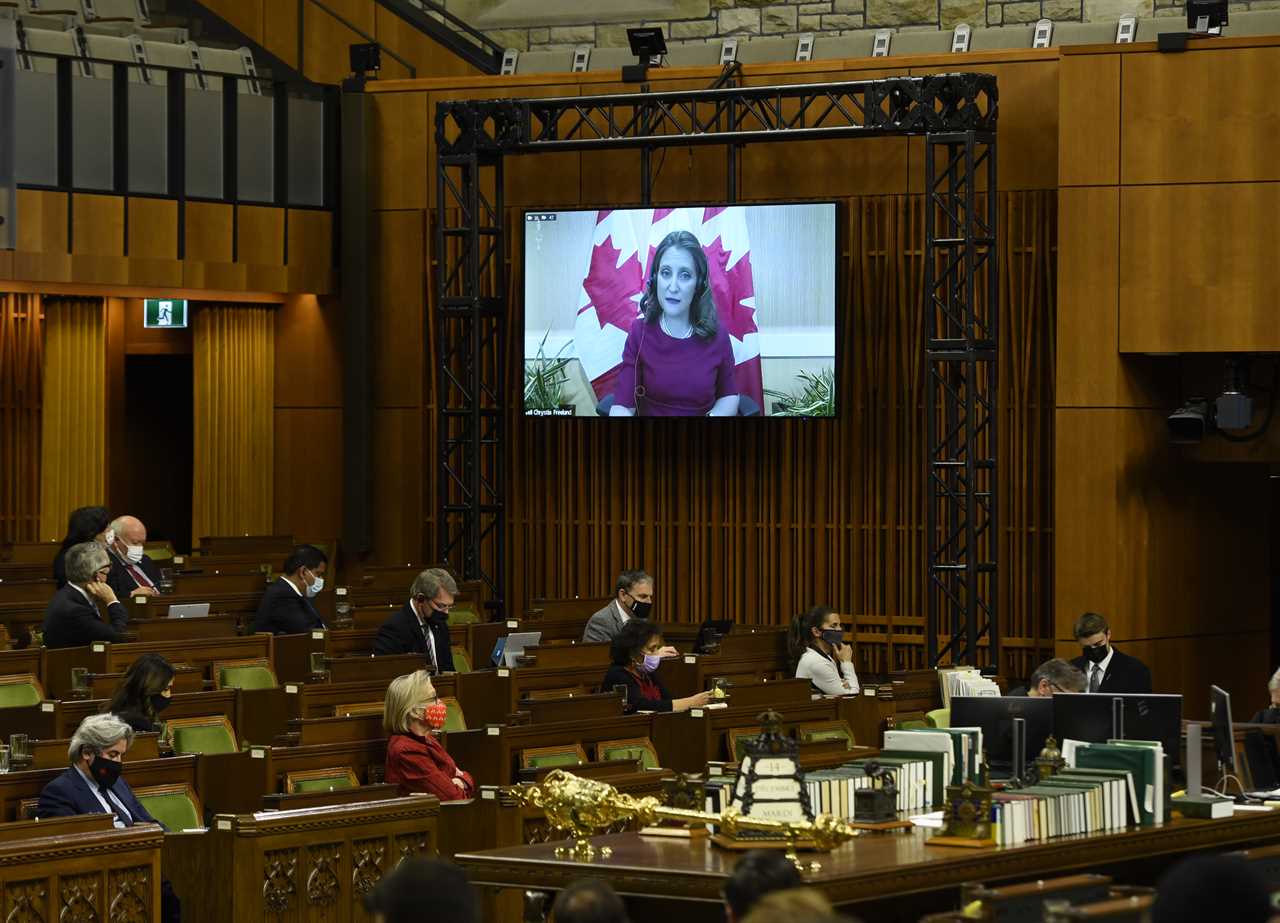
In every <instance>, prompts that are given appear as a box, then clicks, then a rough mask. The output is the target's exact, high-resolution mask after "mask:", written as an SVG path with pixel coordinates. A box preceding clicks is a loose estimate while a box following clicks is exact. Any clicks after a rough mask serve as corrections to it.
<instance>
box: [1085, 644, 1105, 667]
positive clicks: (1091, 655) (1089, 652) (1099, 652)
mask: <svg viewBox="0 0 1280 923" xmlns="http://www.w3.org/2000/svg"><path fill="white" fill-rule="evenodd" d="M1084 656H1085V659H1087V660H1088V661H1089V662H1090V663H1102V661H1104V660H1106V659H1107V645H1105V644H1097V645H1095V646H1093V647H1086V648H1085V649H1084Z"/></svg>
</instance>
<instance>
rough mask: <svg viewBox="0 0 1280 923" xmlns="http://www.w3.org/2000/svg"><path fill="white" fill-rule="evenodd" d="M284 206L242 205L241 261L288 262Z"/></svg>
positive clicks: (238, 249)
mask: <svg viewBox="0 0 1280 923" xmlns="http://www.w3.org/2000/svg"><path fill="white" fill-rule="evenodd" d="M284 215H285V213H284V209H282V208H266V207H262V206H257V205H239V206H237V215H236V258H237V260H238V261H239V262H241V263H249V264H251V265H252V264H260V265H264V266H283V265H284Z"/></svg>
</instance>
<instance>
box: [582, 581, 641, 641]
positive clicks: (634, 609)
mask: <svg viewBox="0 0 1280 923" xmlns="http://www.w3.org/2000/svg"><path fill="white" fill-rule="evenodd" d="M652 611H653V578H652V577H650V576H649V575H648V574H646V573H645V572H644V571H642V570H624V571H623V572H622V573H621V574H619V575H618V580H617V582H616V583H614V585H613V600H612V601H611V602H610V603H609V605H607V606H605V607H604V608H603V609H601V610H600V611H599V612H597V613H595V614H594V615H592V616H591V618H589V619H587V627H586V629H585V630H584V631H583V632H582V640H583V641H585V642H592V641H612V640H613V639H614V638H615V637H617V635H618V632H620V631H622V626H623V625H625V624H627V622H629V621H631V620H632V619H647V618H649V617H650V613H651V612H652Z"/></svg>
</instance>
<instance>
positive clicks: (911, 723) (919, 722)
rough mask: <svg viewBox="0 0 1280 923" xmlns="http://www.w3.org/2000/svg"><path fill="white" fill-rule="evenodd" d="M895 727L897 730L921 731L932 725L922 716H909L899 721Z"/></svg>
mask: <svg viewBox="0 0 1280 923" xmlns="http://www.w3.org/2000/svg"><path fill="white" fill-rule="evenodd" d="M896 727H897V729H898V730H899V731H922V730H924V729H925V728H927V727H932V725H930V724H929V722H928V721H926V720H925V719H924V718H909V719H907V720H906V721H899V722H898V723H897V725H896Z"/></svg>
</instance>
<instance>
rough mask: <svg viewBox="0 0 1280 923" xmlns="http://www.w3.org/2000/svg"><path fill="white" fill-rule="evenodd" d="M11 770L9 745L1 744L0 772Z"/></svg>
mask: <svg viewBox="0 0 1280 923" xmlns="http://www.w3.org/2000/svg"><path fill="white" fill-rule="evenodd" d="M8 771H9V745H8V744H0V772H8Z"/></svg>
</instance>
